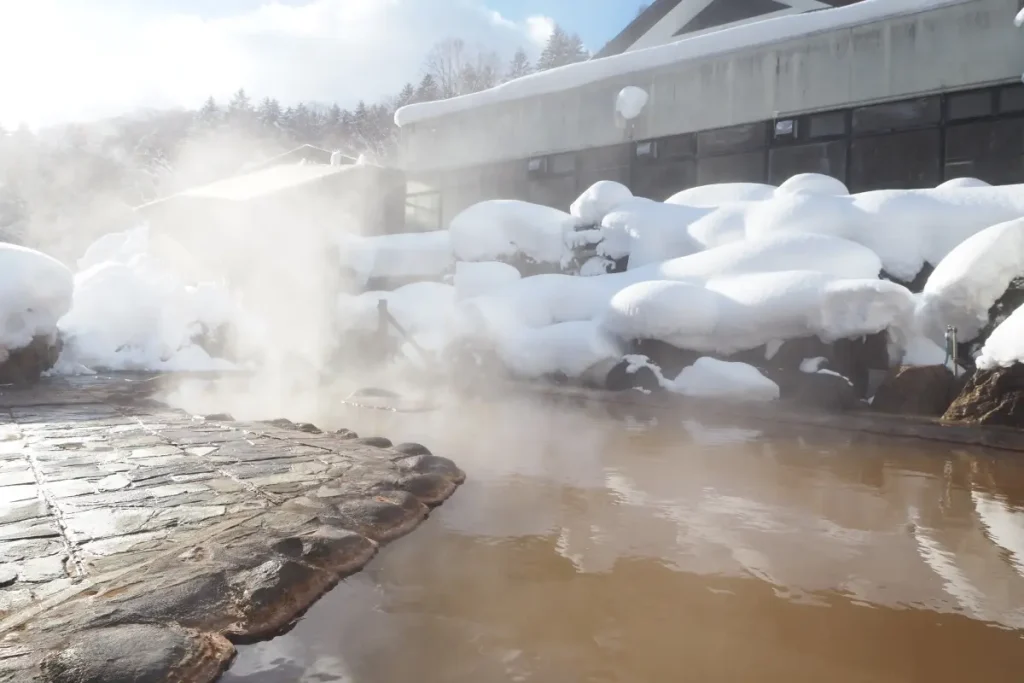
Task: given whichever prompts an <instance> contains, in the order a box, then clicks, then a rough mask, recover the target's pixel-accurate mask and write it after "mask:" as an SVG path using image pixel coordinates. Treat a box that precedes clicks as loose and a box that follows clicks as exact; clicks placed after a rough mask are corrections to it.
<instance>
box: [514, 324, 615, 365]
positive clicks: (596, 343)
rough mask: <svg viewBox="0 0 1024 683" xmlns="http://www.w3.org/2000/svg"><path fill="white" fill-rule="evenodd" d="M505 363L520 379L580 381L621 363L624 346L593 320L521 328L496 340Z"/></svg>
mask: <svg viewBox="0 0 1024 683" xmlns="http://www.w3.org/2000/svg"><path fill="white" fill-rule="evenodd" d="M495 341H496V350H497V352H498V357H499V358H500V359H501V361H502V363H503V364H504V365H505V367H507V368H508V369H509V370H510V371H512V372H513V373H515V374H516V375H518V376H519V377H523V378H529V379H536V378H540V377H544V376H547V375H554V374H559V373H560V374H563V375H565V376H566V377H570V378H579V377H581V376H583V375H584V374H585V373H586V372H587V371H588V370H590V369H591V368H593V367H594V366H597V365H600V364H607V363H609V362H615V361H618V359H619V358H621V357H622V352H623V349H622V347H621V346H620V345H619V344H617V343H616V342H615V340H613V339H611V338H610V337H608V335H606V334H605V333H604V332H603V331H602V330H601V329H600V328H599V326H598V325H597V324H596V323H594V322H592V321H589V320H586V321H577V322H567V323H559V324H556V325H547V326H545V327H538V328H529V327H519V328H517V329H515V330H513V331H510V332H509V333H507V334H504V335H501V336H499V337H498V338H497V339H496V340H495Z"/></svg>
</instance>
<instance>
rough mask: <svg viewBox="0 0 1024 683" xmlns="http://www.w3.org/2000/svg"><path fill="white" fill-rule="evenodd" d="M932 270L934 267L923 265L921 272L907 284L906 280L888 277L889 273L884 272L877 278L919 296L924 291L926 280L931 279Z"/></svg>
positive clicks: (928, 264) (927, 264)
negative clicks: (900, 286)
mask: <svg viewBox="0 0 1024 683" xmlns="http://www.w3.org/2000/svg"><path fill="white" fill-rule="evenodd" d="M934 270H935V266H933V265H932V264H930V263H925V264H924V265H923V266H922V267H921V270H919V271H918V273H917V275H915V276H914V279H913V280H910V281H909V282H907V281H906V280H900V279H899V278H895V277H893V276H892V275H889V273H887V272H885V271H884V270H883V271H882V272H881V274H880V275H879V277H881V278H882V279H883V280H889V281H890V282H895V283H896V284H899V285H903V286H904V287H906V288H907V289H909V290H910V291H911V292H913V293H915V294H920V293H921V292H923V291H924V286H925V284H927V282H928V278H929V277H931V275H932V272H933V271H934Z"/></svg>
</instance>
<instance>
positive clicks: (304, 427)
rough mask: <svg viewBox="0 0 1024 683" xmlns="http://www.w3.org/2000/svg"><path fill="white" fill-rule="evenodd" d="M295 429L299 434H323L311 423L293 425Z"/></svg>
mask: <svg viewBox="0 0 1024 683" xmlns="http://www.w3.org/2000/svg"><path fill="white" fill-rule="evenodd" d="M295 429H297V430H298V431H300V432H305V433H307V434H323V433H324V431H323V430H322V429H320V428H319V427H317V426H316V425H315V424H313V423H312V422H298V423H296V424H295Z"/></svg>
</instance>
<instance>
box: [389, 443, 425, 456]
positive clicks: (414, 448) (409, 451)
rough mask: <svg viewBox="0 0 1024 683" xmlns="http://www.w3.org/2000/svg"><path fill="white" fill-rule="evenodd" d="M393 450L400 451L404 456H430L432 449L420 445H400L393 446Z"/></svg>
mask: <svg viewBox="0 0 1024 683" xmlns="http://www.w3.org/2000/svg"><path fill="white" fill-rule="evenodd" d="M391 450H393V451H398V452H399V453H402V454H404V455H430V454H431V453H430V449H428V448H427V447H426V446H424V445H423V444H418V443H400V444H398V445H397V446H392V447H391Z"/></svg>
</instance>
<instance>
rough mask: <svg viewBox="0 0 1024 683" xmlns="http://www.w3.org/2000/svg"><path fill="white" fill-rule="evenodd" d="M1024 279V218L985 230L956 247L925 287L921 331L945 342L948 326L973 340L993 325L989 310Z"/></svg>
mask: <svg viewBox="0 0 1024 683" xmlns="http://www.w3.org/2000/svg"><path fill="white" fill-rule="evenodd" d="M1021 275H1024V219H1021V218H1019V219H1017V220H1012V221H1007V222H1005V223H999V224H997V225H993V226H992V227H989V228H985V229H984V230H982V231H981V232H979V233H977V234H975V235H972V236H971V237H969V238H967V239H966V240H964V241H963V242H961V243H960V244H959V245H958V246H956V247H955V248H954V249H953V250H952V251H950V252H949V254H948V255H947V256H946V258H944V259H942V261H940V262H939V264H938V266H936V268H935V270H934V271H933V272H932V274H931V275H930V276H929V278H928V282H927V283H925V286H924V291H923V292H922V293H921V296H920V304H919V307H918V312H917V318H918V326H919V328H920V330H921V332H922V333H923V334H924V335H926V336H927V337H928V338H929V339H931V340H932V341H934V342H936V343H938V344H942V343H944V338H945V332H946V326H947V325H954V326H956V328H957V338H958V339H959V341H963V342H967V341H971V340H972V339H974V338H975V337H977V336H978V333H979V332H980V331H981V330H982V328H984V327H985V326H986V325H987V324H988V322H989V309H990V308H992V305H993V304H995V302H996V301H997V300H998V299H999V298H1000V297H1001V296H1002V295H1003V294H1004V293H1005V292H1006V290H1007V288H1008V287H1009V286H1010V282H1011V281H1013V279H1014V278H1016V277H1020V276H1021Z"/></svg>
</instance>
